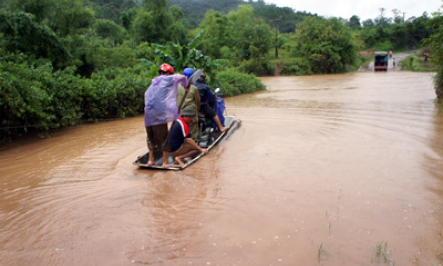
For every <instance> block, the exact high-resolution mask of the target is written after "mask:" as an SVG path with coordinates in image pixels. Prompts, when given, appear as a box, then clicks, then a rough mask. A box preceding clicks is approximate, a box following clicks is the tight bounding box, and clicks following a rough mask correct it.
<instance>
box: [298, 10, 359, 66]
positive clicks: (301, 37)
mask: <svg viewBox="0 0 443 266" xmlns="http://www.w3.org/2000/svg"><path fill="white" fill-rule="evenodd" d="M296 39H297V42H296V45H295V46H294V47H291V54H292V55H293V56H294V57H298V58H302V59H305V60H306V61H307V62H308V65H309V66H310V72H312V73H337V72H344V71H345V70H346V69H347V67H348V66H349V65H350V64H351V63H353V61H354V60H355V56H356V52H355V48H354V46H353V43H352V35H351V30H350V29H349V27H346V26H345V25H344V24H343V23H341V21H340V20H339V19H337V18H330V19H324V18H316V17H310V18H306V19H305V20H304V21H303V22H302V23H301V25H300V27H299V29H298V30H297V32H296Z"/></svg>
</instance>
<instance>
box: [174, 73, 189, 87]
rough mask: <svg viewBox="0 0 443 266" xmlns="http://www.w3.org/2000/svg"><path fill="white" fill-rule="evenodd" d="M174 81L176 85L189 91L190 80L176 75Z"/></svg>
mask: <svg viewBox="0 0 443 266" xmlns="http://www.w3.org/2000/svg"><path fill="white" fill-rule="evenodd" d="M174 81H175V83H176V84H179V85H182V86H183V88H185V89H186V90H189V87H188V79H187V78H186V76H184V75H179V74H176V75H174ZM177 87H178V85H177Z"/></svg>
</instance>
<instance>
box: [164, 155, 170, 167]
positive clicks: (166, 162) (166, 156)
mask: <svg viewBox="0 0 443 266" xmlns="http://www.w3.org/2000/svg"><path fill="white" fill-rule="evenodd" d="M168 155H169V152H167V151H163V167H167V166H169V161H168Z"/></svg>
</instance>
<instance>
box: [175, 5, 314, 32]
mask: <svg viewBox="0 0 443 266" xmlns="http://www.w3.org/2000/svg"><path fill="white" fill-rule="evenodd" d="M169 5H170V6H172V5H178V6H180V7H181V8H182V10H183V13H184V14H185V18H186V19H185V24H186V26H187V27H188V28H196V27H197V26H198V25H199V24H200V22H201V21H202V20H203V19H204V17H205V14H206V12H207V11H208V10H211V9H212V10H215V11H218V12H220V13H222V14H227V13H229V11H233V10H236V9H237V7H238V5H252V6H253V7H254V12H255V13H256V14H257V15H258V16H260V17H262V18H263V19H264V20H265V21H266V22H268V23H269V24H270V25H272V26H274V25H275V23H276V19H279V21H278V22H279V31H280V32H282V33H288V32H293V31H294V30H295V27H296V25H297V24H298V23H300V22H301V21H302V20H303V19H304V18H305V17H306V16H317V15H313V14H311V13H306V12H304V11H303V12H299V11H297V12H296V11H295V10H293V9H292V8H289V7H278V6H276V5H275V4H266V3H265V2H264V1H263V0H257V1H252V0H248V1H243V0H216V1H215V0H214V1H211V0H169Z"/></svg>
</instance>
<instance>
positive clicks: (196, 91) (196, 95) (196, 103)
mask: <svg viewBox="0 0 443 266" xmlns="http://www.w3.org/2000/svg"><path fill="white" fill-rule="evenodd" d="M193 89H194V95H195V105H196V106H197V111H198V110H200V104H201V101H200V92H199V91H198V90H197V88H196V87H195V86H194V87H193Z"/></svg>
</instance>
